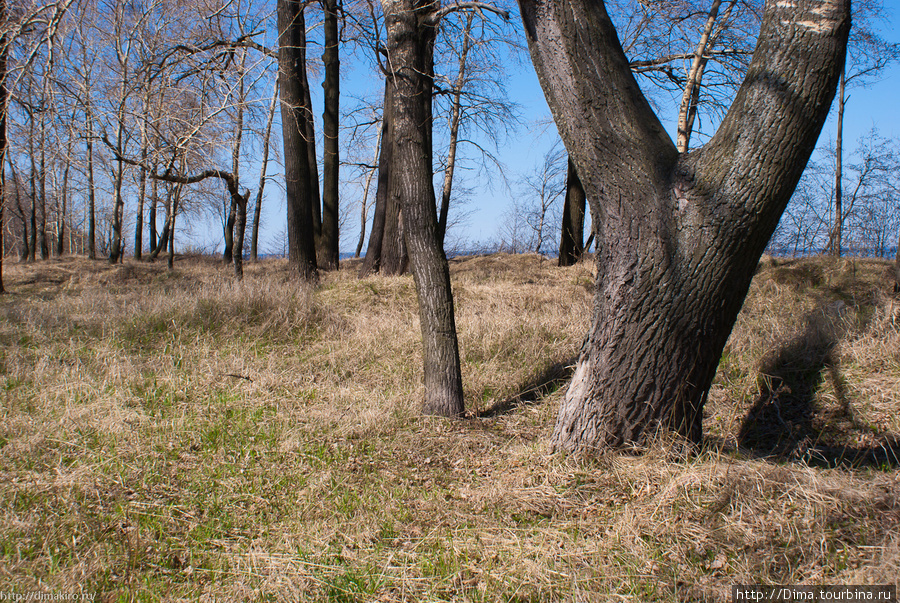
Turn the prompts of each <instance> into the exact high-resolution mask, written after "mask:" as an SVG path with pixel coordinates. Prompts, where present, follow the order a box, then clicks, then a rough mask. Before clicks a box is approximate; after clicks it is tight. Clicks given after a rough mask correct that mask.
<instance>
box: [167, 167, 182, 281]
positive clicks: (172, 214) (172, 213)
mask: <svg viewBox="0 0 900 603" xmlns="http://www.w3.org/2000/svg"><path fill="white" fill-rule="evenodd" d="M183 165H184V160H182V167H183ZM182 187H183V185H182V184H177V185H176V186H175V194H174V195H173V197H172V208H171V209H170V210H169V224H168V229H167V231H168V235H169V236H168V240H169V256H168V258H167V259H166V268H168V270H169V271H170V272H171V271H172V270H174V269H175V218H176V217H177V216H178V202H179V201H180V200H181V190H182Z"/></svg>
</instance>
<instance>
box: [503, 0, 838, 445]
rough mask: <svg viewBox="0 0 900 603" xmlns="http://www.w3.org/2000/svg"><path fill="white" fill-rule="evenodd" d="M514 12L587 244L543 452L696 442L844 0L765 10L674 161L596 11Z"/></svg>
mask: <svg viewBox="0 0 900 603" xmlns="http://www.w3.org/2000/svg"><path fill="white" fill-rule="evenodd" d="M520 6H521V8H522V17H523V20H524V23H525V30H526V34H527V38H528V45H529V49H530V51H531V55H532V59H533V62H534V64H535V67H536V69H537V72H538V76H539V78H540V81H541V85H542V87H543V89H544V92H545V94H546V96H547V100H548V103H549V105H550V108H551V110H552V112H553V115H554V118H555V120H556V123H557V126H558V127H559V130H560V134H561V136H562V138H563V141H564V142H565V144H566V148H567V149H568V150H569V153H570V155H571V157H572V159H573V161H574V163H575V167H576V169H577V171H578V174H579V176H580V177H581V180H582V183H583V184H584V188H585V191H586V193H587V198H588V203H589V205H590V207H591V212H592V217H593V219H594V224H595V225H596V227H595V232H596V236H597V242H598V254H597V258H598V259H597V293H596V297H595V303H594V310H593V316H592V324H591V328H590V331H589V333H588V335H587V337H586V339H585V343H584V346H583V348H582V351H581V354H580V356H579V360H578V364H577V367H576V370H575V375H574V377H573V379H572V383H571V385H570V387H569V389H568V392H567V394H566V398H565V401H564V403H563V405H562V407H561V409H560V414H559V417H558V420H557V424H556V427H555V430H554V434H553V438H552V444H553V448H554V449H555V450H559V451H570V452H591V451H596V450H598V449H604V448H615V447H621V446H627V445H631V444H634V443H642V442H645V441H646V440H647V439H648V438H650V437H651V436H653V435H654V434H655V433H656V432H657V431H658V430H661V429H666V430H668V429H672V430H675V431H677V432H678V433H680V434H681V435H683V436H684V437H685V438H687V439H688V440H689V441H692V442H695V443H696V442H699V441H700V439H701V436H702V413H703V404H704V402H705V400H706V395H707V391H708V389H709V387H710V384H711V382H712V378H713V376H714V374H715V370H716V366H717V364H718V361H719V358H720V356H721V353H722V349H723V348H724V345H725V342H726V340H727V338H728V335H729V333H730V332H731V329H732V327H733V325H734V322H735V320H736V318H737V314H738V311H739V310H740V307H741V305H742V303H743V300H744V297H745V296H746V292H747V289H748V287H749V285H750V281H751V279H752V277H753V274H754V271H755V269H756V266H757V263H758V260H759V257H760V256H761V254H762V252H763V250H764V249H765V246H766V243H767V242H768V240H769V237H770V236H771V234H772V232H773V231H774V229H775V227H776V226H777V224H778V220H779V218H780V216H781V213H782V212H783V211H784V208H785V206H786V204H787V202H788V200H789V199H790V196H791V194H792V192H793V190H794V188H795V186H796V184H797V181H798V180H799V178H800V175H801V173H802V171H803V168H804V167H805V165H806V163H807V161H808V159H809V156H810V154H811V153H812V150H813V148H814V146H815V142H816V139H817V137H818V134H819V132H820V130H821V127H822V125H823V123H824V121H825V118H826V117H827V114H828V109H829V106H830V104H831V101H832V99H833V97H834V91H835V86H836V84H837V81H838V77H839V74H840V70H841V67H842V65H843V60H844V53H845V49H846V41H847V33H848V30H849V25H850V10H849V9H850V7H849V1H848V0H818V1H817V0H795V1H794V2H790V3H788V2H769V3H768V4H767V6H766V11H765V15H764V18H763V25H762V30H761V34H760V38H759V41H758V44H757V48H756V51H755V53H754V58H753V61H752V63H751V65H750V68H749V70H748V73H747V76H746V79H745V81H744V83H743V85H742V86H741V88H740V90H739V91H738V94H737V97H736V99H735V101H734V103H733V105H732V107H731V109H730V110H729V112H728V114H727V115H726V116H725V119H724V120H723V122H722V124H721V126H720V128H719V130H718V132H717V133H716V134H715V136H714V137H713V138H712V139H711V140H710V141H709V143H707V144H706V145H705V146H704V147H703V148H701V149H699V150H696V151H694V152H692V153H689V154H679V153H678V152H677V149H676V148H675V146H674V145H673V143H672V142H671V140H669V138H668V137H667V136H666V135H665V133H664V131H663V128H662V125H661V124H660V122H659V120H658V119H657V118H656V115H655V114H654V113H653V111H652V109H651V108H650V105H649V104H648V103H647V101H646V99H645V98H644V96H643V95H642V94H641V92H640V89H639V88H638V86H637V83H636V82H635V80H634V77H633V76H632V74H631V72H630V70H629V68H628V62H627V60H626V58H625V55H624V53H623V52H622V48H621V46H620V44H619V41H618V38H617V36H616V32H615V29H614V27H613V25H612V22H611V21H610V19H609V16H608V15H607V13H606V11H605V8H604V6H603V4H602V3H601V2H595V1H591V0H567V1H563V0H520Z"/></svg>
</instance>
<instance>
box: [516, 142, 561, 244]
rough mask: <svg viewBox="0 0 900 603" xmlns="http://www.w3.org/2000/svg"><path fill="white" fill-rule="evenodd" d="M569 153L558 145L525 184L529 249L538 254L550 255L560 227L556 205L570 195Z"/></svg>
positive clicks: (524, 196) (546, 155) (523, 182)
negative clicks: (554, 233)
mask: <svg viewBox="0 0 900 603" xmlns="http://www.w3.org/2000/svg"><path fill="white" fill-rule="evenodd" d="M566 164H567V161H566V153H565V149H563V148H562V146H561V145H559V144H558V143H557V144H555V145H554V146H553V147H552V148H551V149H550V150H549V151H547V153H545V154H544V158H543V160H542V161H541V163H540V164H539V165H538V166H536V168H535V170H534V171H533V172H531V173H530V174H528V175H527V176H525V177H524V178H523V181H522V189H523V190H522V193H523V194H522V197H523V198H524V199H527V200H528V204H527V205H525V206H524V207H523V208H522V209H523V212H524V216H523V218H524V219H525V224H526V225H527V226H528V228H529V229H530V231H531V236H530V237H529V242H528V248H529V250H530V251H533V252H535V253H546V252H547V251H549V249H548V243H551V244H552V242H550V241H548V239H550V238H551V237H552V231H553V230H555V228H554V227H553V225H554V224H559V223H560V221H561V220H560V219H559V210H558V209H557V201H558V200H559V198H560V197H562V196H563V195H564V194H566V192H567V188H566V184H567V182H566Z"/></svg>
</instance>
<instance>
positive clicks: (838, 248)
mask: <svg viewBox="0 0 900 603" xmlns="http://www.w3.org/2000/svg"><path fill="white" fill-rule="evenodd" d="M845 92H846V81H845V71H841V81H840V84H838V102H837V106H838V114H837V136H836V138H835V143H834V155H835V157H834V227H833V228H832V231H831V241H830V244H829V248H830V250H831V255H833V256H834V257H836V258H839V257H841V255H842V253H843V243H844V241H843V239H844V107H845V106H846V104H847V98H846V96H845Z"/></svg>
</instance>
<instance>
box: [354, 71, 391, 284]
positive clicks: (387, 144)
mask: <svg viewBox="0 0 900 603" xmlns="http://www.w3.org/2000/svg"><path fill="white" fill-rule="evenodd" d="M391 90H392V88H391V83H390V80H389V79H385V85H384V107H383V109H382V117H381V152H380V153H379V157H378V187H377V188H376V189H375V213H374V215H373V216H372V231H371V232H370V233H369V246H368V247H367V248H366V258H365V260H364V261H363V265H362V268H360V270H359V277H360V278H364V277H366V276H368V275H370V274H374V273H376V272H378V271H379V270H381V253H382V249H383V246H384V241H385V228H386V223H387V221H388V217H387V214H388V204H389V200H390V196H391V193H390V189H391V162H392V160H393V140H394V127H393V119H392V118H391V111H392V100H391V99H392V95H391ZM395 221H396V218H395Z"/></svg>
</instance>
